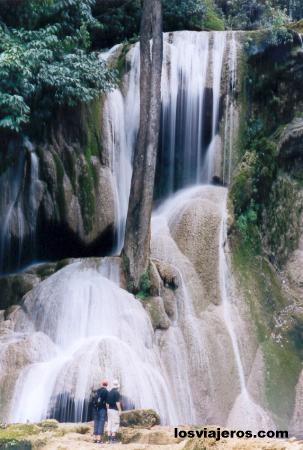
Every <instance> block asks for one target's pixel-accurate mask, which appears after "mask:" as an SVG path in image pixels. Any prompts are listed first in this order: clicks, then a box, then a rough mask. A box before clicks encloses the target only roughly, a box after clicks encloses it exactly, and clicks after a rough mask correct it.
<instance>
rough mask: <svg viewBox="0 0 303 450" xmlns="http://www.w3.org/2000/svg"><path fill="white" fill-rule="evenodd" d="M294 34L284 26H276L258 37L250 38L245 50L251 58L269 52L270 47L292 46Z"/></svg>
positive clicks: (247, 40) (246, 42)
mask: <svg viewBox="0 0 303 450" xmlns="http://www.w3.org/2000/svg"><path fill="white" fill-rule="evenodd" d="M293 40H294V35H293V33H292V32H291V31H290V30H289V29H288V28H286V27H284V26H282V25H281V26H275V27H272V28H269V29H268V30H266V31H264V32H262V33H258V35H254V36H248V37H247V39H246V41H245V44H244V48H245V50H246V52H247V54H248V55H249V56H252V55H257V54H258V53H261V52H264V51H265V50H268V49H269V48H270V47H278V46H284V45H285V46H286V45H288V44H292V43H293Z"/></svg>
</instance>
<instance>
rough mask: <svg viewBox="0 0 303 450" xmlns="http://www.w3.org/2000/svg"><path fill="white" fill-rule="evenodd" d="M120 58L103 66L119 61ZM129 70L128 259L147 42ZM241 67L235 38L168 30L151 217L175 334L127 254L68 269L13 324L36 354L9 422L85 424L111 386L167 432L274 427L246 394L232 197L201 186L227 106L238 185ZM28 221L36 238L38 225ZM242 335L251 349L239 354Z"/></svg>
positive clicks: (119, 222) (111, 131)
mask: <svg viewBox="0 0 303 450" xmlns="http://www.w3.org/2000/svg"><path fill="white" fill-rule="evenodd" d="M120 50H121V46H118V47H115V49H112V50H110V51H109V52H107V53H106V54H104V55H103V56H102V57H103V58H104V59H106V60H108V59H109V58H111V57H114V56H115V54H116V52H119V51H120ZM126 66H127V67H128V69H129V70H128V71H127V73H126V74H125V76H124V78H123V81H122V82H121V86H120V87H119V88H117V89H115V90H114V91H112V92H110V93H109V94H107V95H106V97H105V98H104V99H103V100H102V101H104V109H103V112H104V115H103V122H104V123H103V125H102V126H103V137H104V140H105V147H104V148H106V149H107V150H108V153H109V156H110V163H111V168H112V171H113V174H114V178H115V183H116V230H117V238H116V248H115V253H117V254H118V253H119V252H120V251H121V248H122V246H123V235H124V228H125V220H126V214H127V205H128V197H129V191H130V183H131V175H132V155H133V150H134V145H135V141H136V135H137V131H138V123H139V89H138V87H139V70H140V67H139V46H138V44H137V45H135V46H133V47H132V48H131V50H130V51H129V52H128V54H127V56H126ZM236 69H237V42H236V35H235V34H234V33H229V32H228V33H225V32H212V33H207V32H200V33H198V32H176V33H169V34H165V35H164V64H163V79H162V131H161V142H160V152H159V161H158V170H157V177H158V178H157V190H158V197H159V198H162V197H166V196H167V197H169V198H167V199H166V201H164V203H163V204H162V205H161V206H160V207H159V208H158V209H157V210H156V211H154V213H153V217H152V224H151V253H152V261H153V265H154V266H155V267H156V270H157V271H158V272H157V273H158V275H159V278H161V280H160V282H159V286H160V287H161V288H159V289H160V292H159V297H157V301H159V302H160V305H161V307H162V309H161V314H163V315H164V317H165V319H166V324H167V326H165V327H157V326H155V325H154V324H153V323H152V321H151V317H150V315H149V314H148V311H149V309H148V305H149V303H148V302H149V301H152V300H151V299H145V300H142V301H140V300H139V299H138V298H135V297H134V296H133V295H131V294H129V293H128V292H127V291H126V290H125V289H123V279H122V278H121V277H120V272H121V260H120V258H118V257H107V258H104V259H102V260H100V259H94V260H89V259H88V260H81V261H78V262H75V263H72V264H70V265H68V266H67V267H65V268H63V269H61V270H60V271H58V272H57V273H55V274H53V275H52V276H50V277H49V278H47V279H46V280H44V281H43V282H41V283H40V284H39V285H38V286H36V287H35V288H34V289H33V290H32V291H30V292H29V293H28V294H27V295H26V297H25V298H24V302H23V305H22V308H19V309H17V310H16V311H14V312H12V314H11V316H10V320H11V322H12V324H13V329H12V337H13V338H14V337H16V336H19V337H20V336H26V337H29V338H32V339H33V342H34V344H30V345H32V346H33V347H34V348H35V350H37V351H36V352H35V353H36V355H35V357H32V355H30V357H28V359H27V360H26V361H25V362H24V363H23V364H20V367H18V370H19V371H18V374H17V375H18V376H16V379H17V381H16V383H15V385H14V390H13V393H12V395H11V397H12V398H11V399H10V402H9V404H10V417H9V419H10V420H11V421H21V422H25V421H27V420H29V421H38V420H40V419H43V418H47V417H55V418H57V419H60V420H63V421H72V420H73V421H81V420H87V419H88V418H89V414H90V413H89V397H90V393H91V390H92V388H95V387H97V386H98V385H99V383H100V380H101V378H104V377H107V378H109V380H113V379H114V378H118V379H119V380H120V382H121V387H122V392H123V395H125V396H126V397H127V398H128V399H130V402H131V403H132V404H133V405H134V406H135V407H136V408H153V409H155V410H156V411H157V412H158V413H159V414H160V417H161V421H162V423H163V424H170V425H177V424H180V423H189V424H198V423H200V424H203V423H204V424H206V423H210V424H214V423H216V424H220V425H223V426H225V425H228V426H232V427H239V428H244V426H247V429H252V427H255V426H256V424H257V423H258V421H259V422H260V424H262V427H263V429H266V427H267V425H268V428H269V429H271V428H273V425H272V423H271V420H270V418H269V417H268V414H267V413H266V412H265V411H264V410H263V409H262V407H261V406H259V405H257V404H256V403H255V402H254V400H253V399H252V398H251V396H250V394H249V392H248V389H247V386H246V378H245V376H246V374H245V371H244V367H243V358H244V351H243V348H244V350H246V351H247V352H249V348H248V345H247V342H246V338H245V336H243V335H240V336H239V334H240V332H239V331H238V329H240V330H241V329H243V328H244V325H243V319H242V317H241V314H240V312H239V310H238V308H237V300H235V298H234V294H233V292H231V291H232V289H231V285H232V275H231V273H230V270H229V263H228V260H227V257H226V252H225V246H226V245H227V244H226V202H227V189H226V188H225V187H219V186H211V185H206V184H205V185H200V184H199V183H202V182H204V183H207V182H210V181H212V178H213V174H214V170H215V165H216V164H217V163H216V157H217V151H218V148H217V144H218V142H219V144H220V145H221V142H220V139H221V138H220V132H221V130H220V124H221V116H224V113H223V114H222V111H221V105H222V104H225V105H226V110H225V128H224V130H223V131H224V136H223V138H224V156H223V164H222V168H223V176H222V179H223V181H224V182H225V183H227V182H229V181H230V175H231V169H230V166H231V163H232V146H233V142H234V139H235V134H236V126H235V117H236V116H235V109H236V108H235V91H236V83H237V77H236ZM226 80H227V81H226ZM226 83H227V87H226V86H225V84H226ZM225 95H226V99H225V103H224V102H222V99H223V97H224V96H225ZM219 150H220V151H222V148H221V147H220V148H219ZM30 156H31V158H30V160H31V166H30V167H31V170H30V178H31V182H30V189H29V192H30V198H29V200H28V202H29V203H28V204H29V205H30V210H31V211H36V210H37V203H35V198H36V197H37V192H36V193H35V190H36V189H37V188H38V184H39V170H38V159H37V156H36V155H35V153H34V152H31V154H30ZM23 165H24V163H22V165H21V169H20V176H19V177H15V179H16V180H17V181H18V182H17V183H16V185H17V188H16V192H15V191H14V195H11V199H12V200H11V201H10V202H7V203H8V205H9V204H13V206H12V208H15V204H18V192H20V183H21V180H22V174H23ZM180 188H184V189H181V190H180V191H178V192H177V193H174V192H175V191H176V190H178V189H180ZM13 200H14V201H13ZM30 217H31V218H30V223H31V224H32V228H31V229H33V230H34V226H35V223H36V219H37V216H36V215H35V214H33V215H32V216H30ZM1 236H2V235H1ZM162 269H163V271H164V272H166V271H168V272H169V273H170V272H172V273H173V274H174V278H175V280H176V286H175V288H172V287H171V286H169V285H168V286H167V285H166V282H165V277H163V278H162V275H161V270H162ZM161 283H162V284H161ZM144 302H146V303H144ZM167 304H168V306H169V307H168V306H167ZM239 324H240V325H241V326H239ZM153 325H154V326H153ZM34 337H35V339H34ZM240 339H242V341H245V342H244V344H243V345H241V347H240V346H239V341H240ZM5 345H6V343H4V346H5ZM41 355H42V356H41ZM246 370H248V369H247V368H246ZM247 408H248V409H249V414H248V413H247V411H246V409H247ZM269 425H270V426H269Z"/></svg>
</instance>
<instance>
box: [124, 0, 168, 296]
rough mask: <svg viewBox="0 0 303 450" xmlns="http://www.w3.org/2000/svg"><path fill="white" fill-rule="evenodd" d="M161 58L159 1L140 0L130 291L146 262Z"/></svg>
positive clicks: (127, 254)
mask: <svg viewBox="0 0 303 450" xmlns="http://www.w3.org/2000/svg"><path fill="white" fill-rule="evenodd" d="M150 38H152V52H151V49H150ZM162 58H163V37H162V4H161V0H144V4H143V11H142V19H141V31H140V64H141V75H140V127H139V133H138V138H137V142H136V148H135V153H134V163H133V175H132V182H131V193H130V201H129V207H128V214H127V221H126V233H125V245H124V252H123V257H124V263H125V268H126V273H127V277H128V282H129V288H130V290H132V291H133V292H137V291H138V290H139V286H140V278H141V276H142V275H143V274H144V273H146V271H147V269H148V265H149V255H150V219H151V212H152V203H153V191H154V179H155V169H156V159H157V148H158V139H159V130H160V115H161V71H162Z"/></svg>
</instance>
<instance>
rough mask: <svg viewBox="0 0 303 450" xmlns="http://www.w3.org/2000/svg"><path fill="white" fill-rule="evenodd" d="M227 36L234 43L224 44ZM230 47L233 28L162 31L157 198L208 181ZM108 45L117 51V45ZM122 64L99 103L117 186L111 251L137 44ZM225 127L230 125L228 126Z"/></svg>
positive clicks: (135, 116) (132, 107) (128, 148)
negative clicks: (120, 76)
mask: <svg viewBox="0 0 303 450" xmlns="http://www.w3.org/2000/svg"><path fill="white" fill-rule="evenodd" d="M230 36H233V41H232V42H233V43H234V44H232V45H229V46H227V40H228V39H230ZM235 46H236V44H235V34H234V33H225V32H212V33H208V32H189V31H180V32H175V33H165V34H164V64H163V72H162V122H161V143H160V148H159V158H158V166H157V174H156V178H157V180H156V197H157V198H161V199H163V198H165V197H167V196H168V195H170V194H172V193H173V192H175V191H177V190H178V189H180V188H183V187H185V186H189V185H193V184H199V183H201V182H211V181H212V177H213V171H214V159H215V152H216V144H217V140H218V131H219V130H218V128H219V121H220V105H221V98H222V96H223V92H222V78H223V71H224V60H225V50H226V48H228V52H227V56H226V57H227V63H228V72H229V73H232V74H233V75H230V76H234V77H235V65H236V58H237V55H236V52H235V51H234V50H235ZM114 50H115V51H118V50H119V47H115V48H114ZM115 51H113V50H111V51H110V52H107V53H106V56H105V58H106V59H108V58H110V57H113V55H114V54H115ZM229 53H230V55H229ZM228 55H229V56H228ZM127 66H129V68H130V69H129V71H128V73H127V74H126V76H125V77H124V82H123V84H122V87H121V89H116V90H115V91H114V92H112V93H110V94H108V95H107V96H106V99H105V105H104V125H103V128H104V135H105V138H106V147H107V148H109V149H110V150H111V155H112V158H113V161H112V168H113V174H114V178H115V180H116V191H117V202H116V229H117V242H116V248H115V253H116V254H118V253H119V252H120V250H121V249H122V246H123V236H124V228H125V220H126V214H127V207H128V197H129V191H130V183H131V174H132V169H131V162H132V154H133V150H134V146H135V141H136V135H137V131H138V126H139V104H140V102H139V77H140V52H139V45H138V44H136V45H135V46H134V47H133V48H132V49H131V50H130V52H129V54H128V55H127ZM224 90H225V87H224ZM125 93H126V94H125ZM231 127H232V129H234V126H233V125H231ZM232 134H233V132H231V136H230V138H232Z"/></svg>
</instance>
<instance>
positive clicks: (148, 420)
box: [120, 409, 160, 428]
mask: <svg viewBox="0 0 303 450" xmlns="http://www.w3.org/2000/svg"><path fill="white" fill-rule="evenodd" d="M120 424H121V426H122V427H143V428H151V427H153V426H154V425H159V424H160V417H159V415H158V414H157V413H156V412H155V411H153V410H152V409H134V410H132V411H125V412H123V413H122V414H121V419H120Z"/></svg>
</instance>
